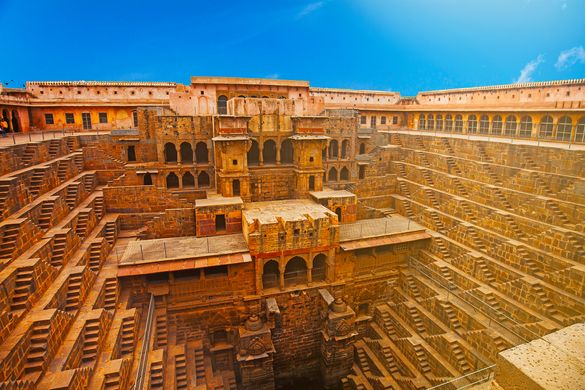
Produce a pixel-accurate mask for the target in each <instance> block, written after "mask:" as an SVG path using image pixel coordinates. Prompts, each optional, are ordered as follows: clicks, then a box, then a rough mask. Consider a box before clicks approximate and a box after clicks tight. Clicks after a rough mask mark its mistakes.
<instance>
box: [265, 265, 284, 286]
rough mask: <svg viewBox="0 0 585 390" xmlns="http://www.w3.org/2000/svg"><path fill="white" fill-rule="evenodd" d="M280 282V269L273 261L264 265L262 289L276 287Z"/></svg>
mask: <svg viewBox="0 0 585 390" xmlns="http://www.w3.org/2000/svg"><path fill="white" fill-rule="evenodd" d="M279 281H280V269H279V268H278V263H277V262H276V261H275V260H270V261H268V262H266V263H265V264H264V267H263V270H262V288H273V287H278V283H279Z"/></svg>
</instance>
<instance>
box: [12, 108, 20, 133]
mask: <svg viewBox="0 0 585 390" xmlns="http://www.w3.org/2000/svg"><path fill="white" fill-rule="evenodd" d="M20 130H21V129H20V118H19V117H18V111H16V110H12V131H14V132H15V133H18V132H20Z"/></svg>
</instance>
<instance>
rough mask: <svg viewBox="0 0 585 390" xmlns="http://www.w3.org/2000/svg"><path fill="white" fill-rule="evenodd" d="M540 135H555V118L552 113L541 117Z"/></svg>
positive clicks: (541, 136)
mask: <svg viewBox="0 0 585 390" xmlns="http://www.w3.org/2000/svg"><path fill="white" fill-rule="evenodd" d="M538 130H539V131H538V136H539V137H540V138H550V137H552V135H553V119H552V117H551V116H550V115H546V116H544V117H542V118H541V119H540V128H539V129H538Z"/></svg>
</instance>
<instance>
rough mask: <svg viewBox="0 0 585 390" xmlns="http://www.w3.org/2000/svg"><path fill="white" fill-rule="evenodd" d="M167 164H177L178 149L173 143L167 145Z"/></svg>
mask: <svg viewBox="0 0 585 390" xmlns="http://www.w3.org/2000/svg"><path fill="white" fill-rule="evenodd" d="M165 162H177V148H176V147H175V144H173V143H171V142H167V143H166V144H165Z"/></svg>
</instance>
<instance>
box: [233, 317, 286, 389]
mask: <svg viewBox="0 0 585 390" xmlns="http://www.w3.org/2000/svg"><path fill="white" fill-rule="evenodd" d="M237 345H238V353H237V354H236V362H237V367H238V374H239V378H240V385H241V386H239V387H238V388H240V389H243V390H273V389H274V369H273V355H274V352H275V351H276V350H275V349H274V345H273V344H272V334H271V332H270V328H269V327H268V326H266V324H264V322H262V320H261V319H260V317H258V316H257V315H251V316H250V317H249V318H248V319H247V320H246V322H245V324H244V326H240V327H239V328H238V344H237Z"/></svg>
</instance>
